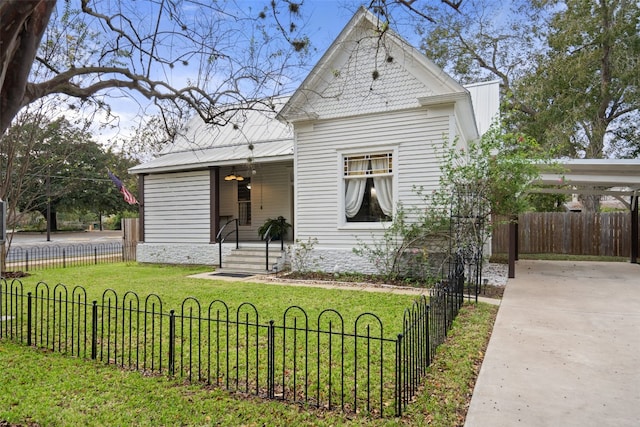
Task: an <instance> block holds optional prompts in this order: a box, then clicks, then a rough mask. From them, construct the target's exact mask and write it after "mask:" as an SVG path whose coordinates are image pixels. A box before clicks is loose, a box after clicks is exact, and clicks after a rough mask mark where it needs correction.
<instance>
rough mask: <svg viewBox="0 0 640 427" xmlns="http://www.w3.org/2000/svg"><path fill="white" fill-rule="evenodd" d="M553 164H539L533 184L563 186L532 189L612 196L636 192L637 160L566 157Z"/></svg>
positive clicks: (638, 187)
mask: <svg viewBox="0 0 640 427" xmlns="http://www.w3.org/2000/svg"><path fill="white" fill-rule="evenodd" d="M556 165H557V166H549V165H544V166H542V167H541V168H540V169H541V173H540V179H539V180H538V181H537V182H536V183H537V184H541V185H549V186H556V187H564V188H545V189H536V190H534V191H535V192H542V193H567V194H572V193H581V194H607V195H614V196H632V195H637V194H638V193H639V192H640V159H569V160H558V161H557V162H556ZM566 187H570V188H566Z"/></svg>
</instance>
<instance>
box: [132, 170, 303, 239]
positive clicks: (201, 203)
mask: <svg viewBox="0 0 640 427" xmlns="http://www.w3.org/2000/svg"><path fill="white" fill-rule="evenodd" d="M255 169H256V174H255V175H251V173H250V172H248V171H244V170H242V171H241V170H239V169H238V168H236V173H242V174H243V175H244V176H246V177H248V176H250V175H251V225H250V226H241V227H240V232H239V234H240V240H241V241H252V240H253V241H256V240H259V236H258V228H260V226H261V225H262V224H263V223H264V221H265V220H266V219H267V218H276V217H278V216H280V215H282V216H283V217H285V218H286V219H287V221H288V222H289V223H292V221H293V219H292V213H291V211H292V203H291V197H292V196H291V174H292V164H291V162H282V163H268V164H262V165H256V167H255ZM229 172H231V168H222V169H221V170H220V178H221V182H220V216H221V217H222V218H221V222H222V223H224V221H226V220H228V219H232V218H238V184H239V182H238V181H224V180H223V178H224V176H225V175H227V174H228V173H229ZM144 187H145V218H144V219H145V242H146V243H205V244H208V243H209V230H210V215H211V212H210V203H209V200H210V191H209V171H208V170H204V171H193V172H180V173H166V174H151V175H147V176H146V177H145V185H144Z"/></svg>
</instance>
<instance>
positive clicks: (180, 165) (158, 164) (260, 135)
mask: <svg viewBox="0 0 640 427" xmlns="http://www.w3.org/2000/svg"><path fill="white" fill-rule="evenodd" d="M286 101H287V98H276V99H274V100H273V107H274V108H273V109H270V108H265V109H253V110H241V111H237V112H236V113H235V114H234V115H233V116H232V117H231V120H230V123H229V124H227V125H226V126H211V125H208V124H206V123H204V122H203V121H202V119H201V118H200V116H194V117H193V118H192V119H191V120H190V121H189V123H188V125H187V127H186V129H185V131H184V132H183V134H182V135H181V136H180V137H179V138H178V139H177V140H176V142H175V143H173V144H172V145H170V146H169V147H167V149H165V150H164V151H163V152H162V153H161V155H160V156H159V157H157V158H156V159H154V160H151V161H149V162H147V163H143V164H141V165H138V166H134V167H133V168H131V169H129V172H130V173H134V174H139V173H149V172H169V171H178V170H188V169H201V168H206V167H209V166H225V165H237V164H239V163H246V162H247V159H249V158H251V159H252V161H253V162H254V163H264V162H272V161H279V160H290V159H293V130H292V128H291V126H290V125H289V124H286V123H282V122H280V121H278V120H276V119H275V116H276V113H277V112H278V111H279V110H280V108H281V107H282V105H284V103H285V102H286ZM250 145H252V146H253V150H251V149H250V148H249V147H250Z"/></svg>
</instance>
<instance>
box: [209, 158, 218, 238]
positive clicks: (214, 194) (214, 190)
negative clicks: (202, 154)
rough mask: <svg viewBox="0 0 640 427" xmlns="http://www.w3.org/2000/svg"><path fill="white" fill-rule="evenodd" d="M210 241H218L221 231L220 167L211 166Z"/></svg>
mask: <svg viewBox="0 0 640 427" xmlns="http://www.w3.org/2000/svg"><path fill="white" fill-rule="evenodd" d="M209 218H210V220H209V221H210V224H209V225H210V227H209V230H210V232H209V243H216V237H217V236H218V232H219V231H220V167H219V166H211V167H209Z"/></svg>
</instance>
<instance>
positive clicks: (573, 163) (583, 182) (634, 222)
mask: <svg viewBox="0 0 640 427" xmlns="http://www.w3.org/2000/svg"><path fill="white" fill-rule="evenodd" d="M535 184H536V185H540V186H544V187H545V188H541V187H536V188H534V189H533V190H532V191H534V192H537V193H555V194H596V195H606V196H613V197H615V198H616V199H618V200H620V201H621V202H622V203H623V204H624V205H625V206H626V207H627V208H628V209H629V215H631V230H629V233H631V251H630V254H629V260H630V262H631V263H634V264H637V263H638V196H639V195H640V159H570V160H558V161H556V162H555V164H554V165H552V166H549V165H542V166H541V168H540V178H539V180H538V181H537V182H536V183H535ZM517 259H518V223H517V221H514V222H511V223H510V224H509V278H514V277H515V261H516V260H517Z"/></svg>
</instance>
